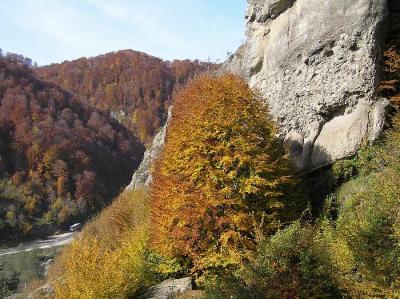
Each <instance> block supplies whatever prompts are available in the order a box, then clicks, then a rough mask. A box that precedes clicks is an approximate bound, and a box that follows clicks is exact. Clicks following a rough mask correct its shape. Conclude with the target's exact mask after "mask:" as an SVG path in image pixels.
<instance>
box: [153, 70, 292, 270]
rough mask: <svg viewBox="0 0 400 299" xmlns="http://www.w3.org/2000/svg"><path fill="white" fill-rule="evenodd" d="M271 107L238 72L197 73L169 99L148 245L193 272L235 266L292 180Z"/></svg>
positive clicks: (274, 220) (274, 221)
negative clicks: (169, 118)
mask: <svg viewBox="0 0 400 299" xmlns="http://www.w3.org/2000/svg"><path fill="white" fill-rule="evenodd" d="M275 135H276V130H275V127H274V122H273V120H272V119H271V117H270V116H269V113H268V107H267V106H266V104H264V103H263V101H261V100H260V98H259V95H258V94H257V93H255V92H253V91H252V90H251V89H250V88H249V87H248V85H247V84H246V83H245V82H244V81H243V80H242V79H240V78H239V77H236V76H234V75H224V76H221V77H210V76H202V77H200V78H198V79H197V80H195V81H193V82H191V83H190V84H189V85H188V86H187V88H185V89H184V90H182V91H181V92H180V94H179V95H178V98H177V99H176V101H175V104H174V110H173V118H172V122H171V124H170V126H169V130H168V135H167V141H166V144H165V147H164V150H163V153H162V154H161V156H160V158H159V159H158V161H157V162H156V165H155V170H154V181H153V185H152V191H151V193H152V223H153V228H152V231H153V236H152V240H153V241H152V244H153V245H154V246H155V248H156V249H158V250H160V251H161V252H162V253H164V254H166V255H168V256H171V257H184V258H189V259H190V260H191V262H193V266H194V268H193V270H194V271H195V272H198V271H200V272H201V271H204V270H206V269H210V268H215V267H228V266H230V265H239V264H240V263H241V262H242V261H243V259H246V256H247V254H248V253H249V252H251V251H252V250H254V247H255V244H256V241H257V237H258V236H259V235H258V232H259V233H262V234H264V233H272V232H273V231H274V230H275V229H276V228H277V226H278V225H279V214H280V211H281V210H282V209H283V207H284V205H285V204H284V201H283V200H282V193H283V191H284V189H285V186H286V185H288V184H290V183H291V182H292V179H291V177H290V176H289V175H288V174H289V163H288V160H287V158H286V157H285V156H284V155H283V153H282V150H281V147H280V143H279V142H278V141H277V139H276V137H275Z"/></svg>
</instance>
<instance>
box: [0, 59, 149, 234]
mask: <svg viewBox="0 0 400 299" xmlns="http://www.w3.org/2000/svg"><path fill="white" fill-rule="evenodd" d="M0 100H1V103H0V178H1V180H0V239H3V240H4V239H6V238H9V237H12V236H14V237H17V236H18V234H19V233H20V232H22V233H24V234H29V233H32V232H35V230H36V229H37V228H39V227H41V226H46V224H52V223H53V224H56V226H57V225H59V224H63V223H66V222H68V221H69V220H70V219H71V217H74V216H75V217H78V218H79V217H80V216H84V215H85V216H86V215H88V214H90V213H93V212H95V211H98V210H99V209H101V208H102V207H103V206H104V204H106V203H107V202H109V201H110V200H111V199H112V198H113V196H115V195H116V194H117V193H118V192H119V191H120V189H121V188H122V187H123V186H124V185H125V184H126V183H127V182H128V181H129V179H130V177H131V175H132V172H133V170H134V169H135V167H136V166H137V165H138V163H139V162H140V159H141V157H142V155H143V151H144V147H143V146H142V145H141V143H140V142H139V141H138V140H137V139H135V138H133V137H132V135H131V133H130V132H129V131H128V130H127V129H125V128H124V127H123V126H122V125H120V124H119V123H118V122H117V121H116V120H113V119H112V118H111V117H110V116H108V115H107V114H105V113H103V112H101V111H99V110H97V109H95V108H91V107H90V106H89V105H87V104H84V103H82V102H81V101H80V100H79V99H78V97H77V96H75V95H73V94H72V93H71V92H69V91H66V90H64V89H62V88H60V87H58V86H57V85H55V84H54V83H46V82H43V81H41V80H39V79H38V78H36V76H35V75H34V74H33V71H32V70H31V69H30V68H29V67H28V66H26V65H24V64H22V63H20V62H18V61H17V60H13V59H9V58H0ZM11 231H14V232H17V234H12V233H11Z"/></svg>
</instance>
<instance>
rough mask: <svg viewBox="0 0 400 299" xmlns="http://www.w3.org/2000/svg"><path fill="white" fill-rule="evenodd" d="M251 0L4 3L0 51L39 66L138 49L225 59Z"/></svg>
mask: <svg viewBox="0 0 400 299" xmlns="http://www.w3.org/2000/svg"><path fill="white" fill-rule="evenodd" d="M245 5H246V0H18V1H13V0H10V1H2V3H1V18H0V48H2V49H3V51H4V52H5V51H10V52H15V53H19V54H22V55H24V56H27V57H30V58H32V59H33V60H34V61H37V62H38V63H39V65H45V64H49V63H52V62H61V61H63V60H71V59H76V58H79V57H84V56H86V57H91V56H96V55H99V54H103V53H107V52H111V51H117V50H122V49H133V50H138V51H143V52H146V53H148V54H151V55H154V56H157V57H161V58H163V59H168V60H172V59H185V58H190V59H195V58H197V59H201V60H207V57H208V56H210V57H211V59H212V60H213V61H215V60H216V59H221V60H224V59H225V58H226V56H227V52H228V51H229V52H233V51H235V50H236V48H237V47H238V46H239V45H240V44H241V43H242V42H243V40H244V30H245V21H244V10H245Z"/></svg>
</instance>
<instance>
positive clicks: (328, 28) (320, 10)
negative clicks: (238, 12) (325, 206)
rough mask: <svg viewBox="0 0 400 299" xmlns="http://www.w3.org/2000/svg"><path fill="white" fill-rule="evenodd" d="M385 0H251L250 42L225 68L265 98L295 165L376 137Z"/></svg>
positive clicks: (341, 153)
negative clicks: (240, 77) (245, 81)
mask: <svg viewBox="0 0 400 299" xmlns="http://www.w3.org/2000/svg"><path fill="white" fill-rule="evenodd" d="M387 5H388V4H387V0H351V1H350V0H324V1H321V0H249V1H248V8H247V12H246V19H247V32H246V35H247V41H246V43H245V44H244V45H242V46H241V47H240V48H239V49H238V51H237V52H236V53H235V54H234V55H232V56H231V57H230V58H229V59H228V61H227V62H225V64H224V65H223V67H222V71H223V72H234V73H237V74H240V75H242V76H243V77H245V78H246V79H247V80H248V82H249V84H250V86H251V87H254V88H257V89H259V90H260V92H261V94H262V95H263V96H264V97H265V98H266V99H267V100H268V102H269V106H270V111H271V113H272V115H273V117H274V118H275V119H276V121H277V123H278V125H279V127H280V134H281V138H282V139H283V140H284V144H285V146H286V148H287V149H288V150H289V152H290V155H291V156H292V158H293V159H294V161H295V162H296V163H297V165H298V166H299V168H302V169H312V168H318V167H321V166H323V165H326V164H329V163H331V162H333V161H335V160H337V159H340V158H343V157H346V156H349V155H351V154H354V153H355V152H356V151H357V149H358V148H359V147H360V146H361V145H362V144H363V143H364V142H366V141H368V140H369V141H371V140H374V139H375V138H377V136H379V134H380V132H381V131H382V128H383V124H384V120H385V115H386V109H387V107H388V105H389V103H388V102H387V101H386V100H385V99H381V98H379V97H377V95H376V91H377V86H378V83H379V80H380V65H381V59H382V56H383V53H382V46H383V42H384V38H385V32H386V22H387Z"/></svg>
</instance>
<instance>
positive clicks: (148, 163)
mask: <svg viewBox="0 0 400 299" xmlns="http://www.w3.org/2000/svg"><path fill="white" fill-rule="evenodd" d="M171 111H172V106H171V107H170V108H169V110H168V117H167V122H166V124H165V125H164V127H162V129H161V130H160V132H158V134H157V135H156V136H155V137H154V139H153V143H152V145H151V146H150V147H149V148H148V149H147V150H146V152H145V153H144V156H143V160H142V163H140V165H139V168H138V169H137V170H136V171H135V173H134V174H133V176H132V181H131V183H130V184H129V185H128V187H126V190H133V189H138V188H141V187H147V186H148V185H149V184H150V183H151V181H152V176H151V168H152V166H153V162H154V161H155V160H156V159H157V158H158V156H159V155H160V153H161V150H162V148H163V147H164V143H165V137H166V134H167V127H168V124H169V121H170V120H171V114H172V112H171Z"/></svg>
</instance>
